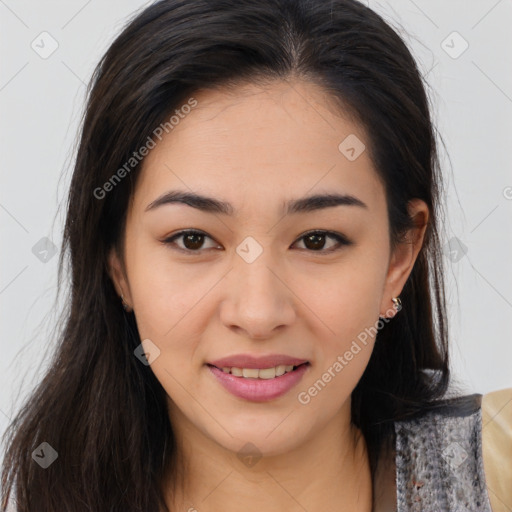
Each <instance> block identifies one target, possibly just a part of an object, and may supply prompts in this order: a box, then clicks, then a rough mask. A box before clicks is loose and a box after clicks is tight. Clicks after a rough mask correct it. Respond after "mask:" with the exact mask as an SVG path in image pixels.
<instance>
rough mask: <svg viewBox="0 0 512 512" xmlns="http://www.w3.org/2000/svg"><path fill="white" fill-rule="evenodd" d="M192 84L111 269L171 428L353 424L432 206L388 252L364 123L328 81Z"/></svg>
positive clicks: (275, 445) (252, 436)
mask: <svg viewBox="0 0 512 512" xmlns="http://www.w3.org/2000/svg"><path fill="white" fill-rule="evenodd" d="M193 96H194V98H195V100H196V101H197V104H196V106H195V107H194V108H193V109H191V111H190V112H189V113H188V114H187V115H183V116H182V117H180V120H179V122H178V123H177V124H175V125H174V127H173V129H172V130H170V131H169V133H165V132H164V136H163V138H162V140H161V141H160V142H158V143H157V145H156V147H154V148H153V149H151V150H150V152H149V154H148V156H147V157H146V158H145V160H144V162H143V167H142V170H141V174H140V176H139V179H138V182H137V186H136V190H135V193H134V196H133V201H132V202H131V204H130V208H129V211H128V213H127V224H126V231H125V253H124V266H123V265H122V264H121V260H120V258H118V256H117V255H116V253H115V252H114V251H113V252H112V253H111V257H110V268H111V275H112V278H113V281H114V283H115V285H116V288H117V290H118V292H119V294H121V293H123V295H124V300H125V301H126V303H128V304H129V306H130V307H132V308H133V311H134V314H135V317H136V321H137V326H138V329H139V333H140V337H141V340H144V342H143V347H144V349H145V350H146V353H148V354H149V360H150V362H151V365H150V368H151V370H152V371H153V372H154V374H155V375H156V377H157V378H158V380H159V381H160V382H161V384H162V386H163V387H164V389H165V390H166V392H167V395H168V403H169V414H170V418H171V423H172V425H173V427H174V428H175V429H176V430H177V431H180V429H182V430H183V431H185V426H186V429H187V431H188V432H194V433H195V435H197V436H203V437H205V438H208V439H210V440H213V441H215V442H216V443H217V444H218V445H221V446H223V447H225V448H227V449H229V450H232V451H234V452H237V451H238V450H240V448H241V447H243V446H244V445H245V444H246V443H248V442H250V443H252V444H253V445H255V446H256V447H257V448H258V450H259V451H260V452H261V453H263V454H266V455H272V454H279V453H283V452H286V451H287V450H291V449H293V448H294V447H297V446H299V445H300V444H301V443H304V442H306V441H307V440H308V439H310V438H312V437H314V436H315V435H318V434H319V433H320V432H321V431H322V430H323V429H324V428H325V427H326V426H327V425H328V424H329V423H332V422H335V421H340V422H349V420H350V418H349V410H350V407H349V404H350V395H351V393H352V391H353V389H354V387H355V386H356V384H357V382H358V380H359V379H360V377H361V375H362V373H363V371H364V369H365V367H366V365H367V363H368V360H369V357H370V355H371V352H372V349H373V344H374V339H375V332H376V330H375V327H377V325H378V321H379V316H387V317H392V316H393V309H392V305H393V304H392V302H391V298H392V297H396V296H398V295H399V294H400V292H401V290H402V287H403V285H404V283H405V281H406V279H407V277H408V275H409V273H410V271H411V270H412V266H413V264H414V261H415V258H416V256H417V254H418V251H419V249H420V246H421V242H422V237H423V233H424V227H425V223H426V218H427V217H426V216H427V213H428V209H427V208H426V206H425V205H424V203H422V202H421V201H413V202H412V203H411V206H410V211H411V215H414V216H415V218H416V219H419V220H418V226H421V225H423V227H419V228H418V230H417V233H416V234H417V235H419V236H416V237H412V239H413V242H412V243H409V244H403V245H401V246H399V247H398V248H397V249H396V250H395V251H394V252H393V253H391V251H390V245H389V226H388V217H387V206H386V199H385V191H384V186H383V184H382V182H381V181H380V179H379V177H378V175H377V173H376V170H375V168H374V165H373V163H372V161H371V159H370V156H369V151H368V150H365V149H364V146H363V144H364V145H365V146H368V145H369V141H368V140H367V137H366V134H365V133H364V131H363V130H362V129H361V128H360V127H359V126H358V125H356V124H353V122H351V121H349V120H348V119H347V118H345V117H343V116H342V115H340V114H338V113H336V111H335V109H334V108H333V104H332V102H330V101H328V98H327V97H326V96H325V93H324V92H323V91H322V90H321V89H320V88H318V86H316V85H312V84H309V83H305V82H299V81H295V82H289V83H287V82H276V83H274V84H272V85H268V86H267V87H264V88H263V87H257V86H255V85H246V86H239V87H238V88H237V89H236V90H232V91H230V92H227V91H226V90H221V89H219V90H208V91H199V92H198V93H196V94H194V95H193ZM186 110H187V111H188V109H186ZM347 138H348V139H347ZM340 144H341V145H340ZM180 194H181V196H180ZM186 194H188V195H189V197H188V198H187V197H186V196H185V195H186ZM327 194H329V195H330V196H331V197H330V199H329V198H326V197H325V196H326V195H327ZM192 196H204V197H207V198H210V199H211V200H206V199H203V200H199V199H198V198H197V197H196V198H195V199H194V197H192ZM313 196H318V197H317V199H312V197H313ZM321 196H323V198H322V197H321ZM335 196H336V197H335ZM190 232H192V233H190ZM390 321H392V320H390ZM381 326H382V323H381ZM237 356H239V357H241V358H242V359H233V360H227V361H220V360H221V359H225V358H228V359H229V358H235V357H237ZM251 356H252V359H251ZM244 357H245V359H244ZM258 358H261V359H260V360H258ZM304 362H305V364H302V363H304ZM213 363H215V364H214V365H213ZM141 364H142V363H141ZM212 365H213V366H212ZM215 366H216V367H218V368H215ZM222 367H224V368H233V367H234V368H235V370H229V371H230V372H231V373H230V374H227V373H225V372H224V371H223V370H222ZM271 367H272V368H274V370H272V369H269V368H271ZM290 367H297V368H296V369H294V370H293V369H292V371H291V372H287V373H285V374H284V375H280V374H281V373H282V372H283V371H286V370H290ZM236 368H242V369H241V370H237V369H236ZM243 368H245V370H244V369H243ZM255 368H256V369H258V368H259V369H262V370H264V369H267V371H266V372H261V373H260V372H257V370H255ZM247 370H249V371H247ZM276 371H277V374H278V375H277V376H275V372H276ZM255 372H256V373H255ZM240 373H242V376H239V374H240ZM292 413H293V414H292Z"/></svg>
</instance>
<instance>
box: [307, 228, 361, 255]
mask: <svg viewBox="0 0 512 512" xmlns="http://www.w3.org/2000/svg"><path fill="white" fill-rule="evenodd" d="M328 239H331V240H334V241H335V243H331V244H330V245H329V246H327V247H326V241H327V240H328ZM299 240H300V241H303V243H304V246H305V248H306V249H307V250H309V251H317V252H323V253H328V252H332V251H335V250H336V249H339V248H340V247H342V246H344V245H352V242H351V241H350V240H348V239H347V238H346V237H345V236H343V235H341V234H338V233H333V232H330V231H311V232H310V233H306V234H305V235H303V236H302V237H301V238H299Z"/></svg>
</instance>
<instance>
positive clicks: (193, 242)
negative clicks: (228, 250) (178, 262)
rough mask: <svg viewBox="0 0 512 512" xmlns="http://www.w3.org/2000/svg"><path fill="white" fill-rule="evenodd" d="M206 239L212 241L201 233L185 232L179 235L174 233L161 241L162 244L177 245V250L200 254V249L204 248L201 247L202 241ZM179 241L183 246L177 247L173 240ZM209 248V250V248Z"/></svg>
mask: <svg viewBox="0 0 512 512" xmlns="http://www.w3.org/2000/svg"><path fill="white" fill-rule="evenodd" d="M206 238H209V239H210V240H213V239H212V238H211V237H209V236H208V235H207V234H206V233H203V232H201V231H195V230H187V231H180V232H179V233H176V234H175V235H173V236H171V237H170V238H166V239H165V240H163V243H164V244H174V245H177V247H178V249H180V250H182V251H185V252H200V250H201V249H205V247H202V245H203V244H204V240H205V239H206ZM179 239H181V240H182V242H183V245H179V244H176V243H175V242H174V241H175V240H179ZM209 248H210V249H211V247H209ZM206 249H208V247H206Z"/></svg>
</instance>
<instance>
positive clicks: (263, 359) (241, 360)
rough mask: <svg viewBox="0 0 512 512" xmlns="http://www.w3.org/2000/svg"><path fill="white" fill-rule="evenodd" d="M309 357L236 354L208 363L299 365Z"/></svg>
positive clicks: (259, 366)
mask: <svg viewBox="0 0 512 512" xmlns="http://www.w3.org/2000/svg"><path fill="white" fill-rule="evenodd" d="M307 362H308V361H307V359H301V358H298V357H292V356H287V355H284V354H269V355H266V356H253V355H250V354H236V355H233V356H228V357H223V358H222V359H216V360H215V361H209V362H208V365H211V366H215V367H217V368H219V369H222V368H223V367H224V368H226V367H228V368H233V367H235V368H248V369H250V368H253V369H255V368H258V369H263V368H273V367H275V366H279V365H285V366H290V365H291V366H299V365H301V364H304V363H307Z"/></svg>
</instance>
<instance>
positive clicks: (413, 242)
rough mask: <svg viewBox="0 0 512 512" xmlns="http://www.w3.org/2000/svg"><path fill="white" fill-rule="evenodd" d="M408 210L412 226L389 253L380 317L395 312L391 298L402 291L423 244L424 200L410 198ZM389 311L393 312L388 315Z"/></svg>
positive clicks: (425, 227) (424, 227) (427, 216)
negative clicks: (402, 239)
mask: <svg viewBox="0 0 512 512" xmlns="http://www.w3.org/2000/svg"><path fill="white" fill-rule="evenodd" d="M408 211H409V215H410V217H411V218H412V219H413V222H414V227H413V228H411V229H410V230H409V231H408V232H407V233H406V236H405V239H404V241H403V242H400V243H399V244H398V245H397V246H396V247H395V250H394V251H393V253H392V254H391V257H390V260H389V267H388V273H387V276H386V281H385V284H384V290H383V296H382V301H381V305H380V311H381V316H382V317H387V318H391V317H393V316H394V315H395V314H396V310H395V308H394V307H393V302H392V300H391V299H392V298H393V297H398V296H399V295H400V293H401V292H402V289H403V287H404V285H405V283H406V281H407V278H408V277H409V275H410V273H411V272H412V269H413V267H414V263H415V262H416V258H417V256H418V254H419V252H420V249H421V247H422V245H423V240H424V237H425V231H426V229H427V225H428V219H429V210H428V206H427V204H426V203H425V202H424V201H422V200H421V199H412V200H411V201H409V204H408ZM391 311H394V313H391V315H390V312H391Z"/></svg>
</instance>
